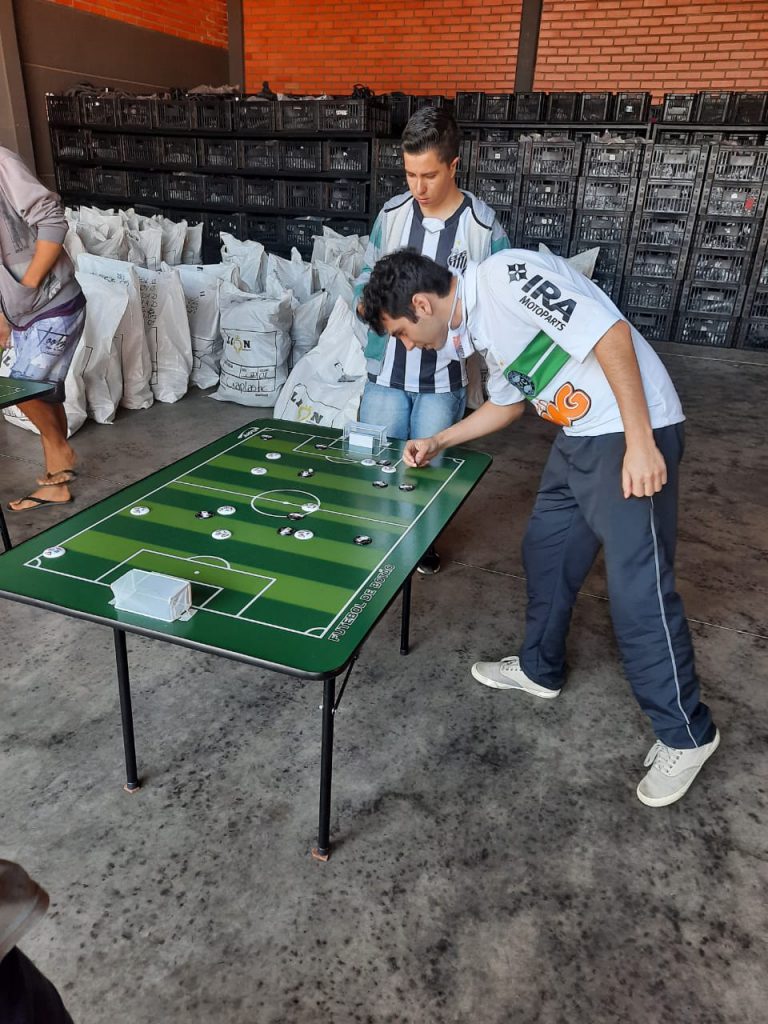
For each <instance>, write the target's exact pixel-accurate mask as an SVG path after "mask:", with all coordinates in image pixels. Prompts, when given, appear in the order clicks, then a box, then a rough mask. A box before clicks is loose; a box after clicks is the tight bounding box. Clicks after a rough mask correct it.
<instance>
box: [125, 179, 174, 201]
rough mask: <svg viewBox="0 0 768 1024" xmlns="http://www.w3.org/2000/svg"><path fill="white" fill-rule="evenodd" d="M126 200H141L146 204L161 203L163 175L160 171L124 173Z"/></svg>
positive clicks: (163, 196)
mask: <svg viewBox="0 0 768 1024" xmlns="http://www.w3.org/2000/svg"><path fill="white" fill-rule="evenodd" d="M125 176H126V182H127V189H128V198H129V199H131V200H135V199H141V200H143V201H144V202H147V203H161V202H162V201H163V199H164V198H165V194H164V191H163V183H164V177H165V176H164V175H163V174H162V173H161V172H160V171H126V172H125Z"/></svg>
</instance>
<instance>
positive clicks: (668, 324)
mask: <svg viewBox="0 0 768 1024" xmlns="http://www.w3.org/2000/svg"><path fill="white" fill-rule="evenodd" d="M623 312H624V313H625V314H626V317H627V320H629V322H630V323H631V324H632V325H633V327H635V328H636V329H637V330H638V331H639V332H640V333H641V334H642V336H643V337H644V338H645V339H646V340H647V341H671V340H672V321H673V319H674V317H673V315H672V314H671V313H659V312H654V311H653V310H650V309H632V308H630V307H627V308H626V309H625V310H623Z"/></svg>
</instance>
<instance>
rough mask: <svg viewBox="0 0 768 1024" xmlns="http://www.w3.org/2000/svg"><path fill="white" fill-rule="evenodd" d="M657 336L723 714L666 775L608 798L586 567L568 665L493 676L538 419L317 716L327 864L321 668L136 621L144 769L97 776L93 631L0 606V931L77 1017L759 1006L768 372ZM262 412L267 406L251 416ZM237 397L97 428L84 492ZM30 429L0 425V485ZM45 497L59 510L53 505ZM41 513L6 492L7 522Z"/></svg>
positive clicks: (726, 1015) (607, 681) (161, 451)
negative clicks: (694, 752) (241, 653)
mask: <svg viewBox="0 0 768 1024" xmlns="http://www.w3.org/2000/svg"><path fill="white" fill-rule="evenodd" d="M720 355H721V354H720V353H717V352H711V353H709V352H704V351H697V350H689V349H688V350H680V349H673V348H668V349H666V350H665V357H664V358H665V361H666V362H667V365H668V366H669V368H670V370H671V372H672V375H673V378H674V379H675V381H676V383H677V384H678V386H679V388H680V391H681V394H682V397H683V400H684V404H685V406H686V410H687V412H688V416H689V431H688V452H687V456H686V461H685V464H684V472H683V496H682V509H681V525H680V544H679V555H678V565H679V582H680V590H681V591H682V594H683V596H684V599H685V602H686V608H687V612H688V615H689V616H690V619H691V625H692V630H693V633H694V638H695V643H696V650H697V656H698V666H699V670H700V674H701V677H702V680H703V685H704V688H705V698H706V699H707V701H708V703H709V704H710V705H711V707H712V709H713V712H714V715H715V718H716V720H717V722H718V724H719V726H720V729H721V731H722V736H723V743H722V746H721V748H720V750H719V752H718V753H717V755H716V756H715V757H714V758H713V759H712V761H711V762H710V763H709V764H708V765H707V767H706V769H705V770H704V772H703V773H702V776H701V777H700V779H699V780H698V781H697V783H696V784H695V786H694V788H693V789H692V790H691V792H690V793H689V794H688V795H687V797H686V798H685V799H684V800H683V801H682V802H681V803H679V804H676V805H674V806H672V807H670V808H666V809H660V810H651V809H649V808H645V807H643V806H642V805H641V804H640V803H639V802H638V801H637V799H636V797H635V794H634V788H635V785H636V783H637V781H638V779H639V778H640V776H641V774H642V770H643V769H642V762H643V758H644V756H645V754H646V752H647V750H648V748H649V746H650V745H651V742H652V736H651V733H650V730H649V728H648V726H647V724H646V722H645V720H644V718H643V716H642V715H641V714H640V712H639V711H638V709H637V707H636V706H635V704H634V702H633V700H632V698H631V696H630V693H629V689H628V687H627V685H626V683H625V681H624V680H623V678H622V675H621V672H620V669H619V665H618V658H617V652H616V649H615V646H614V643H613V640H612V638H611V630H610V622H609V616H608V607H607V604H606V602H605V599H604V596H603V595H604V580H603V576H602V573H601V571H600V567H599V566H598V567H597V568H596V570H595V571H594V573H593V574H592V576H591V577H590V579H589V581H588V583H587V586H586V587H585V593H584V594H583V596H582V597H581V598H580V599H579V602H578V604H577V609H576V614H575V618H574V624H573V630H572V634H571V644H570V651H569V656H570V662H571V666H572V670H571V676H570V680H569V685H568V687H567V688H566V689H565V690H564V692H563V694H562V696H561V697H560V698H559V699H558V700H557V701H553V702H552V703H551V704H549V703H548V704H547V706H542V704H541V703H536V702H534V701H533V700H531V699H528V698H525V697H524V696H523V695H520V694H514V693H502V692H497V691H491V690H487V689H485V688H484V687H481V686H479V685H478V684H476V683H475V682H474V681H473V680H472V678H471V677H470V675H469V665H470V664H471V662H472V661H473V660H475V659H476V658H478V657H489V656H500V655H502V654H506V653H511V652H513V651H514V649H515V644H516V641H517V640H518V638H519V636H520V632H521V628H522V624H523V609H524V580H523V578H522V571H521V565H520V557H519V542H520V538H521V535H522V531H523V527H524V523H525V517H526V512H527V510H528V509H529V508H530V505H531V502H532V498H533V494H534V491H535V488H536V483H537V479H538V476H539V472H540V469H541V466H542V464H543V461H544V458H545V455H546V452H547V449H548V443H549V438H550V436H551V433H550V430H551V428H550V427H549V426H548V425H547V424H545V423H543V422H541V421H538V420H537V419H536V418H535V417H533V416H528V417H526V418H525V420H524V421H523V423H522V425H520V426H519V427H516V428H513V429H511V430H509V431H508V432H506V434H504V435H499V436H497V437H494V438H492V439H489V440H488V441H487V443H486V444H485V445H481V447H486V448H487V449H488V450H491V451H492V452H493V453H494V455H495V456H496V461H495V462H494V465H493V468H492V470H491V472H490V473H489V474H488V476H487V477H486V478H485V480H484V481H483V483H482V484H481V485H480V487H479V488H478V490H477V491H476V492H475V494H474V496H473V497H472V498H471V499H470V501H469V502H468V503H467V505H466V506H465V507H464V509H463V510H462V512H461V513H460V515H459V516H458V518H457V519H456V520H455V521H454V523H453V524H452V525H451V526H450V527H449V529H448V531H447V532H446V534H445V535H444V537H443V539H442V541H441V544H440V549H441V551H442V554H443V557H444V570H443V572H442V573H441V574H440V575H439V576H437V577H432V578H423V577H417V578H416V580H415V584H414V588H413V589H414V608H413V614H414V619H413V641H414V647H413V651H412V653H411V655H410V656H409V657H408V658H401V657H400V656H399V655H398V653H397V636H398V618H397V609H396V608H393V609H392V610H391V611H390V612H389V614H388V615H387V617H386V618H385V620H384V621H383V622H382V623H381V624H380V626H379V628H378V629H377V630H376V631H375V632H374V634H373V636H372V637H371V639H370V641H369V642H368V644H367V645H366V647H365V649H364V651H363V654H362V657H361V659H360V662H359V664H358V667H357V668H356V670H355V673H354V674H353V677H352V680H351V682H350V685H349V687H348V690H347V692H346V694H345V697H344V702H343V704H342V707H341V710H340V712H339V714H338V717H337V722H336V729H337V735H336V748H335V751H336V758H335V790H334V801H333V816H332V830H333V835H334V837H335V849H334V853H333V856H332V858H331V860H330V862H329V863H327V864H325V865H323V864H318V863H316V862H315V861H313V860H312V859H311V858H310V857H309V848H310V846H311V845H312V842H313V839H314V833H315V828H316V810H317V776H318V752H319V736H320V713H319V710H318V704H319V697H320V690H319V688H318V686H316V685H312V684H301V683H297V682H294V681H292V680H290V679H289V678H287V677H283V676H277V675H272V674H269V673H266V672H258V671H254V670H253V669H250V668H248V667H246V666H243V665H238V664H235V663H233V662H227V661H224V660H222V659H216V658H209V657H205V656H202V655H200V654H196V653H194V652H191V651H185V650H183V649H181V648H172V647H170V646H168V645H166V644H163V645H161V644H159V643H153V642H150V641H145V640H142V639H139V638H129V641H128V646H129V655H130V661H131V667H132V680H133V690H134V712H135V719H136V730H137V740H138V756H139V765H140V771H141V774H142V776H143V779H144V788H143V789H142V790H141V791H140V793H138V794H137V795H135V796H133V797H130V796H127V795H126V794H125V793H124V792H123V791H122V789H121V782H122V772H123V765H122V748H121V741H120V721H119V713H118V705H117V691H116V686H115V681H114V667H113V652H112V637H111V634H110V633H109V631H107V630H105V629H103V628H100V627H97V626H93V625H89V624H87V623H82V622H78V621H75V620H72V619H65V618H63V617H61V616H57V615H52V614H48V613H45V612H42V611H38V610H34V609H31V608H27V607H24V606H21V605H16V604H11V603H8V602H1V603H0V615H2V620H1V621H2V638H3V650H2V659H3V672H2V681H1V682H0V693H1V694H2V705H1V708H2V710H1V711H0V773H1V777H2V780H3V784H2V788H1V789H0V856H3V857H11V858H13V859H17V860H19V861H21V862H22V863H23V864H24V865H25V866H26V867H27V869H28V870H29V871H30V872H31V873H32V874H33V875H34V877H36V878H37V879H39V880H40V881H41V882H42V883H43V884H44V885H45V886H46V887H47V888H48V889H49V891H50V893H51V896H52V910H51V912H50V913H49V915H48V917H47V918H46V919H45V921H44V922H43V923H42V924H40V925H38V927H37V928H36V929H35V930H34V931H33V932H32V933H30V935H29V937H28V939H27V940H26V941H25V943H24V944H23V948H24V949H25V950H26V952H27V953H28V954H29V955H30V956H32V958H33V959H34V960H35V961H36V962H37V963H38V964H39V966H40V967H41V968H42V969H43V970H44V971H45V972H46V973H47V974H48V975H49V976H50V977H51V978H52V980H54V982H55V983H56V984H57V985H58V987H59V988H60V991H61V992H62V994H63V996H64V998H65V1001H66V1003H67V1004H68V1006H69V1008H70V1010H71V1012H72V1015H73V1017H74V1019H75V1022H76V1024H103V1022H104V1021H108V1020H115V1021H117V1020H120V1021H131V1022H132V1024H156V1022H160V1021H162V1022H163V1024H173V1022H179V1024H182V1022H183V1024H197V1022H200V1024H202V1022H206V1024H207V1022H209V1021H215V1022H216V1024H230V1022H232V1024H278V1022H280V1024H282V1022H289V1024H294V1022H295V1024H305V1022H306V1024H309V1022H314V1021H316V1020H317V1019H325V1020H329V1021H333V1022H334V1024H346V1022H371V1024H384V1022H392V1024H395V1022H397V1024H411V1022H413V1024H442V1022H461V1024H464V1022H466V1024H475V1022H481V1024H561V1022H562V1024H565V1022H567V1024H608V1022H611V1024H613V1022H617V1024H619V1022H621V1024H634V1022H638V1024H649V1022H654V1024H655V1022H657V1021H662V1020H670V1021H675V1022H677V1024H688V1022H690V1024H763V1022H765V1020H766V1009H765V1007H766V1000H767V999H768V981H767V980H766V978H767V977H768V974H767V973H766V966H767V965H768V941H767V939H766V936H767V935H768V911H767V907H768V900H767V899H766V896H767V893H766V883H767V882H768V843H767V842H766V806H767V805H768V794H767V793H766V788H767V786H766V780H767V779H768V772H766V750H767V749H768V744H767V743H766V739H767V738H768V736H767V733H768V725H767V724H766V723H767V722H768V716H767V715H766V712H768V690H767V689H766V685H765V683H766V676H767V675H768V671H767V669H768V600H767V598H768V593H767V591H768V571H767V570H766V547H768V540H767V538H768V466H767V465H766V450H768V449H767V448H766V442H768V425H767V421H766V417H765V414H764V409H765V395H766V394H767V393H768V361H766V360H765V359H761V358H760V357H759V356H757V355H752V354H748V353H741V354H738V353H737V354H734V353H730V354H727V355H728V356H730V358H720ZM255 415H256V416H258V415H259V411H256V413H255ZM252 418H254V413H253V412H252V411H250V410H248V409H244V408H241V407H238V406H234V405H225V404H221V403H217V402H212V401H209V400H208V399H207V398H206V397H204V396H202V395H200V394H193V395H190V396H188V397H187V398H186V399H184V400H183V401H182V402H181V403H179V404H178V405H176V406H155V407H154V408H153V409H151V410H148V411H145V412H136V413H122V414H121V415H120V417H119V419H118V422H117V423H116V424H114V425H113V426H109V427H106V426H97V425H95V424H91V423H89V424H88V425H87V426H86V427H85V428H84V429H83V430H82V431H81V432H80V433H79V434H78V435H77V438H76V441H77V446H78V449H79V451H80V453H81V456H82V458H83V465H84V470H85V472H84V474H83V475H82V477H81V479H80V480H79V481H78V487H77V499H78V501H77V506H76V508H82V507H84V506H85V505H86V504H88V503H90V502H92V501H95V500H97V499H99V498H101V497H103V496H105V495H107V494H109V493H110V492H111V491H113V490H115V489H116V488H117V487H118V486H121V485H123V484H125V483H129V482H131V481H133V480H135V479H138V478H139V477H141V476H144V475H145V474H147V473H148V472H150V471H152V470H154V469H155V468H158V467H159V466H161V465H163V464H165V463H167V462H170V461H172V460H173V459H176V458H178V457H179V456H181V455H182V454H185V453H187V452H189V451H192V450H194V449H195V448H197V447H199V446H200V445H202V444H204V443H206V442H208V441H210V440H212V439H213V438H215V437H217V436H219V435H220V434H222V433H224V432H225V431H227V430H230V429H233V428H234V427H236V426H239V425H240V424H242V423H245V422H247V421H249V420H250V419H252ZM38 468H39V464H38V451H37V441H36V439H35V438H34V437H33V436H32V435H29V434H26V433H23V432H22V431H20V430H18V429H17V428H15V427H9V426H6V425H2V426H0V481H1V485H0V489H1V491H2V496H3V499H4V500H7V499H9V498H11V497H15V496H17V495H20V494H23V493H26V489H27V487H28V486H29V485H30V482H31V480H32V478H33V476H34V475H35V473H36V472H37V471H38ZM70 508H71V507H70ZM61 514H62V511H61V510H54V511H38V512H36V513H34V514H28V515H23V514H22V515H16V516H13V515H11V514H9V515H8V519H9V520H10V527H11V530H12V533H13V536H14V538H15V540H21V539H23V538H25V537H27V536H30V535H32V534H33V533H36V532H38V531H40V530H41V529H43V528H45V527H46V526H48V525H50V524H52V523H53V522H54V520H55V519H57V518H59V517H60V516H61Z"/></svg>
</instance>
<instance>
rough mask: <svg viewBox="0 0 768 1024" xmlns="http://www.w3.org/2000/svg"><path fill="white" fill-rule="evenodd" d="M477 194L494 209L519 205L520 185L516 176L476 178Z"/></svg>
mask: <svg viewBox="0 0 768 1024" xmlns="http://www.w3.org/2000/svg"><path fill="white" fill-rule="evenodd" d="M474 191H475V195H476V196H477V198H478V199H482V200H483V202H484V203H488V205H489V206H491V207H493V209H494V210H497V209H499V208H500V207H505V206H507V207H509V206H516V205H517V196H518V192H519V185H518V182H517V179H516V178H476V179H475V189H474Z"/></svg>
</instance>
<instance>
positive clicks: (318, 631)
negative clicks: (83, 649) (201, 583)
mask: <svg viewBox="0 0 768 1024" xmlns="http://www.w3.org/2000/svg"><path fill="white" fill-rule="evenodd" d="M262 432H267V433H272V434H273V436H274V437H275V438H277V435H278V434H291V435H292V436H302V437H304V443H307V442H310V441H312V442H314V439H315V438H316V437H317V435H314V434H310V435H307V434H298V432H294V431H287V430H274V431H272V430H270V428H269V427H264V428H261V430H258V431H256V432H254V433H247V434H246V436H244V437H239V438H238V440H236V441H235V443H234V444H231V445H229V446H228V447H227V448H224V449H222V450H221V451H219V452H216V453H215V454H214V455H211V456H210V458H208V459H204V460H203V461H202V462H200V463H198V464H197V465H196V466H193V467H192V468H191V469H188V470H186V471H185V472H184V473H182V474H181V475H180V476H176V477H174V478H173V479H171V480H166V481H164V482H163V483H162V484H159V485H158V486H157V487H155V488H153V489H152V490H151V491H147V492H146V493H145V494H144V495H142V496H141V497H138V498H133V499H132V500H131V501H129V502H127V503H126V504H125V505H122V506H121V507H120V508H118V509H115V511H114V512H110V513H109V515H106V516H103V517H102V518H101V519H98V520H97V521H96V522H95V523H91V524H90V525H89V526H86V527H84V528H83V529H82V530H78V531H77V533H73V534H72V535H71V536H70V537H67V538H66V539H64V540H61V541H59V544H60V545H61V546H62V547H65V548H66V546H67V545H68V544H71V543H72V541H73V540H76V539H77V538H78V537H81V536H82V535H83V534H86V533H88V532H90V531H91V530H95V529H96V528H97V527H99V526H101V525H103V524H104V523H106V522H109V520H110V519H114V518H115V517H116V516H119V515H121V514H122V513H123V512H125V511H126V510H128V509H130V508H133V507H134V506H135V505H139V504H146V503H147V502H148V500H149V499H150V498H151V497H152V495H154V494H158V493H159V492H160V491H162V490H164V489H165V488H166V487H172V486H173V485H174V484H181V485H182V486H194V487H198V488H200V489H201V490H209V491H212V492H213V493H222V494H233V495H237V496H240V497H244V498H248V499H253V498H254V495H253V494H243V493H241V492H238V491H225V490H220V489H219V488H210V487H207V486H205V485H202V484H189V482H188V481H187V480H186V479H185V478H186V477H187V476H188V475H190V474H192V473H195V472H197V471H198V470H201V469H203V468H204V467H206V466H208V465H209V464H210V463H212V462H213V461H214V460H215V459H217V458H220V457H221V456H222V455H226V454H227V453H228V452H231V451H233V450H234V449H235V448H239V447H240V446H241V445H244V444H246V443H247V442H248V441H249V440H251V439H252V438H253V437H258V436H259V434H260V433H262ZM318 440H319V441H320V442H324V441H325V440H327V439H326V438H323V437H322V436H320V437H319V438H318ZM294 450H295V451H297V450H298V447H297V448H295V449H294ZM302 454H303V455H306V454H308V453H306V452H302ZM318 454H323V453H322V452H319V453H318ZM446 461H451V462H453V463H454V464H455V465H454V468H453V470H452V471H451V473H450V474H449V475H448V476H447V477H446V478H445V480H444V481H443V482H442V483H441V484H440V486H439V487H438V488H437V490H436V491H435V492H434V494H433V495H432V496H431V497H430V499H429V500H428V501H427V503H426V504H425V505H424V507H423V508H422V509H421V511H420V512H419V513H418V514H417V515H416V516H415V517H414V519H413V520H412V522H411V523H410V524H409V525H408V526H407V527H405V529H404V530H403V533H402V534H401V536H400V537H398V538H397V539H396V540H395V541H394V543H393V544H392V545H391V546H390V547H389V549H388V550H387V552H386V554H384V555H383V557H382V558H381V559H380V560H379V562H378V563H377V564H376V566H375V567H374V568H373V569H372V570H371V571H370V572H369V573H368V574H367V575H366V577H365V578H364V580H363V582H362V583H361V584H360V586H359V587H358V588H357V590H355V591H354V592H353V593H352V595H351V596H350V597H349V598H348V599H347V601H345V603H344V604H343V606H342V607H341V609H340V610H339V611H338V612H337V613H336V615H334V617H333V618H332V619H331V621H330V622H329V623H328V624H327V625H326V626H315V627H312V628H311V629H308V630H300V629H293V628H291V627H289V626H283V625H280V624H279V623H276V622H266V621H261V620H260V619H254V618H251V617H250V616H247V618H246V619H245V621H247V622H251V623H253V624H254V625H259V626H265V627H267V628H270V629H277V630H280V631H282V632H287V633H295V634H298V635H299V636H309V637H312V638H313V639H323V638H324V637H325V636H326V634H327V633H328V632H329V631H330V630H331V629H332V628H333V626H334V625H335V623H336V622H338V620H339V619H340V618H342V617H343V615H344V614H345V613H346V610H347V608H349V607H350V605H351V604H352V603H353V602H354V601H355V600H356V599H357V597H358V595H359V594H360V593H362V591H363V590H364V589H365V588H366V587H367V585H368V583H369V582H370V581H371V580H372V579H374V578H375V576H376V574H377V573H378V571H379V569H380V568H381V567H382V565H384V564H385V562H387V561H388V560H389V558H390V556H391V555H392V553H393V552H394V551H395V549H396V548H397V547H398V546H399V545H400V544H401V543H402V541H403V540H404V539H405V538H406V537H407V536H408V534H409V533H410V532H411V530H413V528H414V527H415V526H416V524H417V523H418V522H419V520H420V519H421V518H422V516H424V515H425V514H426V512H427V511H428V510H429V508H430V506H431V505H432V503H433V502H434V501H436V500H437V498H438V497H439V496H440V494H441V493H442V491H443V490H444V489H445V488H446V487H447V486H448V484H449V483H450V482H451V480H452V479H453V477H454V476H455V475H456V473H458V472H459V470H460V469H461V467H462V466H463V465H464V460H463V459H456V458H453V457H452V456H448V457H447V458H446ZM150 507H151V506H150ZM324 511H326V512H328V511H329V510H328V509H326V510H324ZM337 514H338V515H345V513H341V512H340V513H337ZM347 517H348V518H355V519H362V520H364V521H366V522H378V523H379V524H380V525H386V526H393V527H396V528H398V529H402V524H398V523H387V522H385V521H383V520H374V519H369V518H366V517H362V516H351V515H349V514H347ZM118 533H119V531H118ZM150 550H151V549H144V548H142V549H139V551H136V552H134V553H133V555H131V556H129V557H128V558H126V559H123V561H122V562H120V563H119V565H118V566H112V567H111V568H110V569H109V570H107V572H106V573H104V574H102V576H100V577H98V578H97V579H95V580H93V579H90V578H88V577H84V576H77V575H75V574H73V573H68V572H64V571H62V570H61V569H54V568H49V567H48V566H45V565H43V564H42V562H41V558H40V556H35V557H33V558H31V559H29V561H27V562H25V563H24V565H25V566H26V567H27V568H31V569H40V570H42V571H43V572H49V573H52V574H54V575H57V576H65V577H68V578H70V579H74V580H78V581H79V582H81V583H92V584H95V585H97V586H101V587H106V588H107V589H110V588H109V584H108V583H104V582H103V576H105V575H109V574H110V573H112V572H114V571H115V569H116V568H119V567H121V566H122V565H124V564H125V563H126V562H128V561H130V559H131V558H134V557H136V555H137V554H139V553H141V551H150ZM154 553H155V554H161V555H162V556H163V557H166V558H176V559H178V560H179V561H187V562H194V561H199V562H204V560H205V559H206V558H208V557H210V558H211V560H213V559H216V560H218V558H217V556H214V555H211V556H206V555H193V556H189V557H185V556H182V555H170V554H166V553H165V552H154ZM221 561H223V562H226V560H225V559H221ZM226 565H227V568H228V569H229V571H231V572H237V573H242V574H243V575H246V576H258V575H260V574H258V573H249V572H246V571H245V570H240V569H231V568H230V567H229V563H226ZM262 578H263V579H268V578H269V577H266V576H262ZM193 582H194V581H193ZM275 582H277V580H276V579H275V578H274V577H272V578H271V582H270V583H269V584H268V585H267V586H266V587H264V588H263V589H262V590H261V591H260V592H259V593H258V594H257V595H255V596H254V597H252V598H251V599H249V601H248V603H247V605H246V606H245V607H244V608H241V609H240V611H239V612H237V613H236V614H233V613H231V612H219V611H216V610H215V609H212V608H202V607H201V608H198V611H203V612H205V613H206V614H210V615H221V616H223V617H225V618H242V616H243V613H244V611H245V610H246V609H247V608H249V607H250V606H251V605H252V604H253V603H254V601H255V600H256V599H257V598H258V597H261V596H262V594H263V593H264V592H265V591H266V590H267V589H269V587H270V586H272V584H273V583H275ZM212 597H213V595H212ZM212 597H211V599H212ZM209 600H210V599H209ZM206 603H207V602H206Z"/></svg>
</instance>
